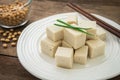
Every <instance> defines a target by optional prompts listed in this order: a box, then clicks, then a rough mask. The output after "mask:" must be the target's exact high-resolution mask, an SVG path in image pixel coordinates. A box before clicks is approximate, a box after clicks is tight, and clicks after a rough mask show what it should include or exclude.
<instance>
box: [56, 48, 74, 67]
mask: <svg viewBox="0 0 120 80" xmlns="http://www.w3.org/2000/svg"><path fill="white" fill-rule="evenodd" d="M55 62H56V65H57V66H59V67H64V68H72V65H73V48H66V47H58V48H57V51H56V53H55Z"/></svg>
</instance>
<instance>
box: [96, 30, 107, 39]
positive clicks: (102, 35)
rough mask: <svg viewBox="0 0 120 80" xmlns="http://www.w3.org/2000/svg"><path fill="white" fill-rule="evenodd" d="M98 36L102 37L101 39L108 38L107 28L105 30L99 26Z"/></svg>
mask: <svg viewBox="0 0 120 80" xmlns="http://www.w3.org/2000/svg"><path fill="white" fill-rule="evenodd" d="M97 36H98V37H99V38H100V39H101V40H103V41H104V40H106V32H105V30H103V29H102V28H98V30H97Z"/></svg>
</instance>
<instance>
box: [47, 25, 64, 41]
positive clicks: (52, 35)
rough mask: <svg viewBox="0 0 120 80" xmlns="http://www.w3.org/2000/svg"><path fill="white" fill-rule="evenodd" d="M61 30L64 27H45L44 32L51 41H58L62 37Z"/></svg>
mask: <svg viewBox="0 0 120 80" xmlns="http://www.w3.org/2000/svg"><path fill="white" fill-rule="evenodd" d="M63 30H64V28H62V27H58V26H54V25H53V26H50V27H47V29H46V33H47V37H48V38H49V39H51V40H53V41H58V40H61V39H63Z"/></svg>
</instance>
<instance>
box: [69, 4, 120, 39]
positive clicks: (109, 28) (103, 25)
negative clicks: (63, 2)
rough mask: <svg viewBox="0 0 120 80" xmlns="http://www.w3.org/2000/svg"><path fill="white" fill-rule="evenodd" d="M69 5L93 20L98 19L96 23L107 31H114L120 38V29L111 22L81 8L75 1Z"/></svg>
mask: <svg viewBox="0 0 120 80" xmlns="http://www.w3.org/2000/svg"><path fill="white" fill-rule="evenodd" d="M67 6H69V7H70V8H72V9H74V10H75V11H77V12H79V13H81V14H82V15H84V16H85V17H87V18H88V19H90V20H92V21H96V23H97V24H98V25H100V26H101V27H103V28H104V29H106V30H107V31H109V32H111V33H113V34H114V35H116V36H117V37H119V38H120V30H119V29H117V28H115V27H113V26H111V25H110V24H108V23H106V22H104V21H102V20H100V19H98V18H97V17H95V16H93V15H91V14H90V13H88V12H86V11H85V10H83V9H81V8H80V6H78V5H76V4H73V3H68V4H67Z"/></svg>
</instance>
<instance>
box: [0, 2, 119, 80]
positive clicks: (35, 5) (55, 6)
mask: <svg viewBox="0 0 120 80" xmlns="http://www.w3.org/2000/svg"><path fill="white" fill-rule="evenodd" d="M69 1H71V2H74V3H77V4H79V5H80V6H81V7H82V8H83V9H85V10H86V11H88V12H90V13H95V14H98V15H101V16H104V17H107V18H109V19H111V20H113V21H115V22H117V23H118V24H120V0H33V2H32V8H31V16H30V21H29V23H28V24H30V23H31V22H33V21H36V20H39V19H42V18H44V17H48V16H50V15H54V14H57V13H64V12H73V11H74V10H72V9H70V8H69V7H67V6H66V3H67V2H69ZM28 24H27V25H28ZM25 27H26V26H23V27H21V28H16V30H21V31H22V30H23V29H24V28H25ZM5 30H6V29H5ZM16 54H17V52H16V47H9V48H7V49H4V48H3V47H2V44H1V42H0V80H10V79H11V80H39V79H37V78H35V77H34V76H32V75H31V74H30V73H28V72H27V71H26V70H25V69H24V68H23V67H22V65H21V64H20V62H19V60H18V58H17V57H15V56H16ZM8 55H12V56H14V57H11V56H8ZM110 80H120V76H117V77H114V78H112V79H110Z"/></svg>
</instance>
